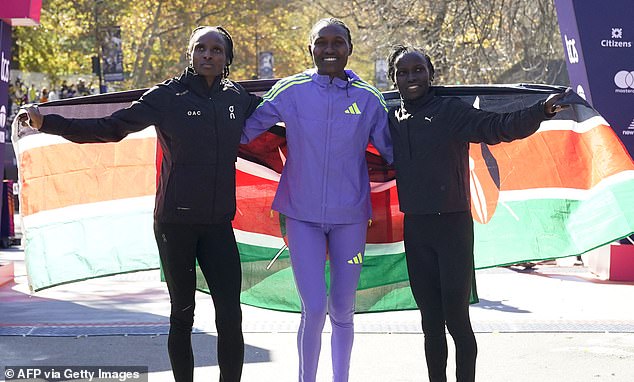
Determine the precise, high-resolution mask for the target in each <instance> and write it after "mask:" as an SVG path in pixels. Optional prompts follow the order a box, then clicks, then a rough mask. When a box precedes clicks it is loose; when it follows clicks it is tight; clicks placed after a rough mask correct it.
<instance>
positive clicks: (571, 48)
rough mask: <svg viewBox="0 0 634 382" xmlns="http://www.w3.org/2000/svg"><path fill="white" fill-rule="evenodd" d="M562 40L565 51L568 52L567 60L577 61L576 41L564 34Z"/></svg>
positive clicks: (573, 62) (574, 62)
mask: <svg viewBox="0 0 634 382" xmlns="http://www.w3.org/2000/svg"><path fill="white" fill-rule="evenodd" d="M564 41H565V42H566V52H567V53H568V61H569V62H570V63H571V64H576V63H578V62H579V52H577V47H576V46H575V45H576V43H577V42H576V41H575V39H574V38H571V39H568V36H566V35H564Z"/></svg>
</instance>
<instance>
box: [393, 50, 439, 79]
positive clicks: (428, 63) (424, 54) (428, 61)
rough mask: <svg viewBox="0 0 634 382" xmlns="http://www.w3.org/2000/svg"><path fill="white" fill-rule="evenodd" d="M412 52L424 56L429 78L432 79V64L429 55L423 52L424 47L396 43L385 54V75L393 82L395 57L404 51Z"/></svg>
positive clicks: (433, 73)
mask: <svg viewBox="0 0 634 382" xmlns="http://www.w3.org/2000/svg"><path fill="white" fill-rule="evenodd" d="M413 52H418V53H420V54H422V55H423V56H424V57H425V59H426V60H427V68H428V69H429V80H430V81H433V80H434V75H435V70H434V64H432V63H431V58H430V57H429V55H428V54H427V52H425V49H423V48H419V47H415V46H410V45H401V44H398V45H394V46H393V47H392V49H391V50H390V54H388V56H387V76H388V78H389V79H390V80H392V82H393V83H396V68H395V67H394V64H395V63H396V59H397V58H399V57H400V56H402V55H403V54H405V53H413Z"/></svg>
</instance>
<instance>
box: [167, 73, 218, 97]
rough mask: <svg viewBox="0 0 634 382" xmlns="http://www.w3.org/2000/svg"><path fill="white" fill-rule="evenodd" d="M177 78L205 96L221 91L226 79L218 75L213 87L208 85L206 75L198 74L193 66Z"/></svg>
mask: <svg viewBox="0 0 634 382" xmlns="http://www.w3.org/2000/svg"><path fill="white" fill-rule="evenodd" d="M177 80H178V81H179V82H180V83H182V84H183V85H185V86H186V87H187V88H188V89H190V90H191V91H193V92H194V93H197V94H199V95H201V96H203V97H207V96H209V95H211V94H213V93H217V92H219V91H220V90H221V86H222V84H223V83H224V79H222V78H221V77H220V76H219V77H216V79H215V80H214V83H213V84H212V85H211V87H208V86H207V80H206V79H205V77H203V76H200V75H198V74H196V72H195V71H194V69H193V68H191V67H188V68H187V69H185V71H184V72H183V73H182V74H181V75H180V77H178V78H177Z"/></svg>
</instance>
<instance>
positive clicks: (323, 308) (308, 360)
mask: <svg viewBox="0 0 634 382" xmlns="http://www.w3.org/2000/svg"><path fill="white" fill-rule="evenodd" d="M286 230H287V233H288V247H289V250H290V258H291V265H292V267H293V274H294V275H295V284H296V285H297V290H298V292H299V296H300V299H301V302H302V318H301V322H300V325H299V330H298V332H297V350H298V352H299V381H300V382H314V381H315V378H316V375H317V364H318V363H319V352H320V350H321V334H322V330H323V328H324V323H325V321H326V313H328V314H329V316H330V323H331V324H332V337H331V348H332V355H331V356H332V369H333V381H334V382H347V381H348V371H349V369H350V353H351V351H352V342H353V339H354V323H353V318H354V303H355V292H356V289H357V284H358V282H359V275H360V274H361V266H362V265H361V262H362V261H361V259H362V257H363V254H364V251H365V238H366V234H367V230H368V225H367V223H366V222H363V223H358V224H321V223H310V222H305V221H299V220H295V219H291V218H288V217H287V218H286ZM326 247H328V253H329V258H330V290H329V292H328V291H327V287H326V277H325V274H324V271H325V267H326ZM355 258H356V261H355Z"/></svg>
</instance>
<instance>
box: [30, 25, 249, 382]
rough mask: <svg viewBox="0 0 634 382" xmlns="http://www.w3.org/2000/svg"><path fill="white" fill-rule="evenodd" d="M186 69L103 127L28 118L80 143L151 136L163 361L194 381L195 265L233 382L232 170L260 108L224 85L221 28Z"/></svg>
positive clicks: (237, 356) (236, 325)
mask: <svg viewBox="0 0 634 382" xmlns="http://www.w3.org/2000/svg"><path fill="white" fill-rule="evenodd" d="M187 56H188V59H189V66H188V67H187V69H186V70H185V71H184V72H183V74H181V75H180V76H179V77H177V78H173V79H170V80H168V81H165V82H164V83H162V84H159V85H157V86H154V87H153V88H151V89H150V90H148V91H147V92H146V93H145V94H143V96H141V98H140V99H139V100H137V101H135V102H133V103H132V105H130V107H128V108H126V109H123V110H119V111H117V112H115V113H113V114H112V115H110V116H109V117H105V118H93V119H67V118H64V117H62V116H59V115H53V114H51V115H45V116H42V114H40V112H39V111H38V109H37V107H33V106H31V107H27V108H25V109H24V110H23V111H22V112H21V114H20V116H19V118H21V120H22V121H23V122H26V121H27V120H30V122H29V124H30V126H31V127H33V128H35V129H38V130H40V131H42V132H45V133H49V134H56V135H61V136H63V137H64V138H66V139H68V140H71V141H73V142H77V143H90V142H117V141H120V140H121V139H123V138H124V137H125V136H127V135H128V134H130V133H133V132H136V131H140V130H142V129H145V128H146V127H148V126H151V125H153V126H155V128H156V132H157V136H158V140H159V143H160V145H161V148H162V150H163V157H162V162H161V173H160V176H159V181H158V187H157V192H156V205H155V210H154V233H155V237H156V242H157V244H158V249H159V256H160V258H161V265H162V268H163V271H164V273H165V279H166V281H167V288H168V290H169V294H170V302H171V314H170V332H169V337H168V353H169V356H170V362H171V364H172V371H173V374H174V378H175V380H176V381H178V382H180V381H192V380H193V372H194V357H193V353H192V346H191V330H192V326H193V323H194V305H195V299H194V295H195V292H196V261H198V264H199V266H200V269H201V270H202V272H203V274H204V276H205V279H206V281H207V284H208V286H209V290H210V292H211V297H212V299H213V301H214V306H215V311H216V326H217V330H218V365H219V368H220V381H225V382H228V381H239V380H240V377H241V374H242V364H243V359H244V340H243V336H242V311H241V308H240V287H241V277H242V276H241V268H240V258H239V254H238V249H237V246H236V241H235V237H234V234H233V228H232V226H231V221H232V220H233V217H234V215H235V211H236V201H235V161H236V157H237V153H238V145H239V143H240V136H241V134H242V129H243V126H244V122H245V119H246V118H247V117H248V116H249V115H250V114H251V113H252V112H253V110H255V108H256V106H257V104H258V103H259V98H258V97H256V96H253V95H250V94H248V93H247V92H246V91H245V90H244V89H243V88H242V87H241V86H240V85H238V84H237V83H234V82H232V81H230V80H229V79H228V78H227V77H228V75H229V67H230V65H231V61H232V60H233V41H232V39H231V36H230V35H229V33H228V32H227V31H226V30H225V29H223V28H222V27H208V26H205V27H199V28H197V29H195V30H194V31H193V32H192V35H191V37H190V40H189V46H188V49H187Z"/></svg>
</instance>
